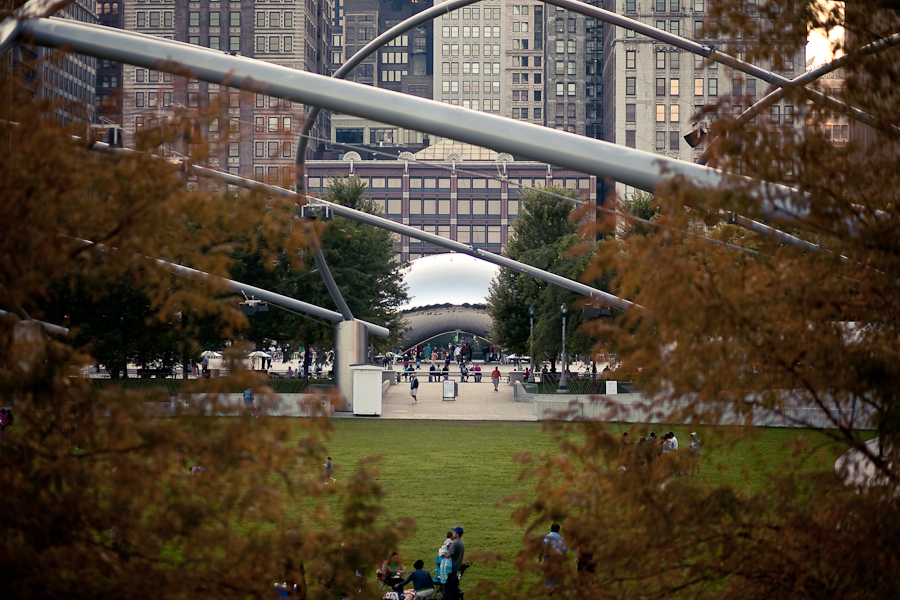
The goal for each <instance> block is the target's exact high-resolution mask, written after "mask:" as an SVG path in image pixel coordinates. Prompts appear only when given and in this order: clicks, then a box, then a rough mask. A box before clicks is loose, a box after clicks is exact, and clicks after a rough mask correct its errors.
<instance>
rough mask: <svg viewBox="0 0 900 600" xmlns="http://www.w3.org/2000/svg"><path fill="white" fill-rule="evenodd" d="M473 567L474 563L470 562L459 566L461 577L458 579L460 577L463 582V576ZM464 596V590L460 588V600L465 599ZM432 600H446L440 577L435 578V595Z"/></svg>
mask: <svg viewBox="0 0 900 600" xmlns="http://www.w3.org/2000/svg"><path fill="white" fill-rule="evenodd" d="M471 566H472V563H470V562H464V563H463V564H461V565H459V575H458V577H459V579H460V581H462V576H463V574H465V572H466V571H467V570H468V569H469V567H471ZM463 594H464V592H463V589H462V588H459V598H460V600H463V598H464V596H463ZM430 598H431V600H444V589H443V587H442V585H441V580H440V579H439V578H438V577H436V576H435V578H434V594H432V595H431V596H430Z"/></svg>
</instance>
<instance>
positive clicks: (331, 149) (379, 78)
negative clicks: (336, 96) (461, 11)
mask: <svg viewBox="0 0 900 600" xmlns="http://www.w3.org/2000/svg"><path fill="white" fill-rule="evenodd" d="M432 4H433V2H432V0H414V1H411V0H341V8H340V10H338V9H337V8H336V9H335V22H334V23H333V34H332V68H333V69H334V70H337V69H338V68H340V66H341V65H342V64H344V62H346V61H347V60H348V59H350V58H351V57H352V56H354V55H355V54H356V53H357V52H359V51H360V50H361V49H362V48H363V47H365V46H366V44H368V43H369V42H371V41H372V40H374V39H375V38H376V37H377V36H379V35H381V34H382V33H384V32H385V31H387V30H389V29H390V28H391V27H393V26H395V25H397V24H399V23H400V22H402V21H405V20H406V19H408V18H409V17H411V16H413V15H415V14H418V13H419V12H421V11H423V10H425V9H427V8H430V7H431V6H432ZM432 28H433V26H432V23H431V22H428V23H425V24H422V25H421V26H419V27H416V28H414V29H412V30H410V31H408V32H406V33H404V34H402V35H400V36H398V37H397V38H396V39H394V40H392V41H391V42H389V43H388V44H386V45H385V46H384V47H382V48H381V49H379V50H378V52H376V53H374V54H373V55H372V56H370V57H368V58H366V59H365V60H363V61H362V62H361V63H360V64H359V65H357V66H356V67H355V68H354V69H353V70H352V71H351V72H350V73H348V74H347V76H346V79H347V80H349V81H356V82H358V83H363V84H366V85H371V86H374V87H382V88H385V89H389V90H393V91H397V92H403V93H405V94H411V95H413V96H419V97H421V98H431V97H432V96H431V94H432V61H431V56H432V52H433V50H432V49H433V44H432ZM331 127H332V130H331V133H330V137H329V138H328V139H327V140H323V141H324V143H323V144H320V145H319V147H318V148H319V152H318V153H317V156H318V157H319V158H321V159H326V160H327V159H337V158H338V157H339V156H340V155H341V154H343V153H344V152H347V151H348V150H349V151H355V152H358V153H359V154H360V155H362V157H363V158H366V159H368V158H378V157H379V156H380V157H396V156H397V155H399V154H400V153H401V152H407V151H411V152H417V151H418V150H421V149H422V148H423V147H425V146H427V145H428V144H429V137H428V136H427V135H425V134H423V133H421V132H418V131H413V130H408V129H404V128H400V127H395V126H393V125H388V124H385V123H379V122H378V121H373V120H371V119H363V118H360V117H356V116H353V115H336V116H334V117H332V122H331Z"/></svg>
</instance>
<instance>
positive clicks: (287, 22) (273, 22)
mask: <svg viewBox="0 0 900 600" xmlns="http://www.w3.org/2000/svg"><path fill="white" fill-rule="evenodd" d="M232 14H233V13H232ZM210 15H212V13H210ZM256 26H257V27H293V26H294V13H292V12H290V11H280V10H270V11H263V10H258V11H256ZM210 27H215V26H214V25H213V24H212V23H210Z"/></svg>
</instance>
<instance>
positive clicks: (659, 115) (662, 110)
mask: <svg viewBox="0 0 900 600" xmlns="http://www.w3.org/2000/svg"><path fill="white" fill-rule="evenodd" d="M656 122H657V123H665V122H666V105H665V104H657V105H656Z"/></svg>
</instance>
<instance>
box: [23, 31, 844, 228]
mask: <svg viewBox="0 0 900 600" xmlns="http://www.w3.org/2000/svg"><path fill="white" fill-rule="evenodd" d="M23 27H24V31H25V32H27V34H28V35H31V36H32V39H33V40H34V42H35V43H37V44H39V45H43V46H50V47H66V48H69V49H71V50H72V51H74V52H79V53H82V54H87V55H90V56H96V57H99V58H108V59H112V60H117V61H121V62H126V63H130V64H133V65H136V66H141V67H145V68H150V69H154V70H160V71H166V72H172V73H178V74H184V70H185V67H188V68H190V70H191V73H192V74H193V75H194V76H195V77H197V78H198V79H203V80H204V81H208V82H211V83H218V84H221V85H225V86H228V87H233V88H237V89H242V90H247V91H252V92H257V93H261V94H267V95H270V96H277V97H280V98H286V99H289V100H292V101H294V102H301V103H304V104H312V105H321V106H329V107H330V108H333V109H334V110H338V111H341V112H345V113H349V114H355V115H359V116H362V117H366V118H370V119H374V120H377V121H382V122H385V123H391V124H394V125H398V126H402V127H409V128H411V129H416V130H419V131H426V132H429V133H432V134H435V135H440V136H443V137H448V138H453V139H458V140H461V141H464V142H467V143H469V144H473V145H476V146H483V147H490V148H493V149H494V150H497V151H501V152H510V153H516V154H518V155H520V156H525V157H528V158H531V159H534V160H538V161H540V162H544V163H548V164H556V165H559V166H563V167H567V168H570V169H573V170H575V171H580V172H582V173H588V174H594V175H597V176H599V177H610V178H612V179H615V180H617V181H620V182H622V183H625V184H627V185H631V186H633V187H636V188H638V189H642V190H647V191H653V190H654V189H655V187H656V186H657V185H658V184H660V183H662V182H664V181H666V180H668V179H669V178H670V177H681V178H682V179H683V180H684V181H685V182H686V183H687V184H688V185H692V186H695V187H700V188H716V187H718V186H720V185H723V184H727V183H733V182H734V181H735V179H738V180H744V181H746V182H750V183H751V184H752V185H753V191H752V193H754V194H756V195H757V196H758V197H759V198H760V200H761V203H762V204H761V208H762V212H761V216H762V217H763V218H765V219H769V220H786V221H792V222H802V220H803V217H804V216H805V215H806V214H807V212H808V209H805V208H803V207H795V206H794V205H793V203H792V202H791V198H792V197H794V196H795V195H796V194H797V193H798V192H797V191H796V190H793V189H791V188H789V187H787V186H784V185H779V184H773V183H767V182H760V181H754V180H750V179H747V178H738V177H736V176H733V175H728V174H726V173H723V172H721V171H718V170H716V169H710V168H708V167H704V166H701V165H696V164H694V163H692V162H687V161H681V160H677V159H673V158H670V157H666V156H662V155H657V154H653V153H651V152H646V151H642V150H637V149H634V148H626V147H623V146H617V145H615V144H611V143H609V142H603V141H600V140H595V139H591V138H586V137H584V136H579V135H576V134H574V133H567V132H564V131H558V130H555V129H549V128H546V127H541V126H540V125H533V124H530V123H524V122H521V121H516V120H513V119H507V118H505V117H501V116H499V115H493V114H489V113H483V112H479V111H473V110H468V109H465V108H462V107H459V106H452V105H448V104H443V103H441V102H435V101H433V100H426V99H424V98H418V97H416V96H410V95H407V94H401V93H399V92H392V91H390V90H384V89H380V88H374V87H371V86H367V85H360V84H356V83H352V82H347V81H341V80H338V79H334V78H331V77H325V76H322V75H317V74H314V73H308V72H305V71H299V70H296V69H290V68H288V67H283V66H280V65H275V64H271V63H266V62H262V61H258V60H254V59H251V58H246V57H241V56H231V55H229V54H226V53H223V52H219V51H216V50H210V49H208V48H202V47H199V46H194V45H191V44H185V43H182V42H174V41H172V40H165V39H162V38H157V37H154V36H149V35H144V34H138V33H131V32H126V31H122V30H118V29H113V28H109V27H101V26H93V25H85V24H83V23H75V22H71V21H68V20H65V19H37V20H31V21H28V22H27V23H26V24H25V25H24V26H23ZM850 231H852V232H855V230H854V229H852V228H851V229H850Z"/></svg>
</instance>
